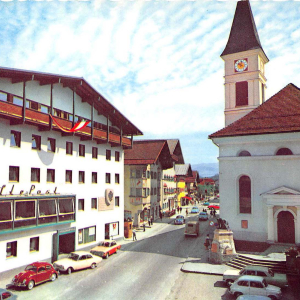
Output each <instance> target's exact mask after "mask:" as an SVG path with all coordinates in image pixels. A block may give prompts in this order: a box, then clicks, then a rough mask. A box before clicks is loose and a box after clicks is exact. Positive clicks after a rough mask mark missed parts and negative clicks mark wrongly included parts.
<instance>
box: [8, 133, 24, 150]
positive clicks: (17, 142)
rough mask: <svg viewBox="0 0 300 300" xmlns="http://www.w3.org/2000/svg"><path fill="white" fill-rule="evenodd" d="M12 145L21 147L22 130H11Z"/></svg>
mask: <svg viewBox="0 0 300 300" xmlns="http://www.w3.org/2000/svg"><path fill="white" fill-rule="evenodd" d="M10 146H11V147H16V148H20V147H21V132H19V131H15V130H12V131H11V132H10Z"/></svg>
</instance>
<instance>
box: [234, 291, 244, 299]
mask: <svg viewBox="0 0 300 300" xmlns="http://www.w3.org/2000/svg"><path fill="white" fill-rule="evenodd" d="M241 295H243V293H240V292H236V293H234V296H235V298H237V297H238V296H241Z"/></svg>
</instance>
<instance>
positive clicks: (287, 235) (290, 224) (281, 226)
mask: <svg viewBox="0 0 300 300" xmlns="http://www.w3.org/2000/svg"><path fill="white" fill-rule="evenodd" d="M277 232H278V242H279V243H287V244H294V243H295V222H294V216H293V215H292V213H290V212H289V211H281V212H280V213H279V214H278V217H277Z"/></svg>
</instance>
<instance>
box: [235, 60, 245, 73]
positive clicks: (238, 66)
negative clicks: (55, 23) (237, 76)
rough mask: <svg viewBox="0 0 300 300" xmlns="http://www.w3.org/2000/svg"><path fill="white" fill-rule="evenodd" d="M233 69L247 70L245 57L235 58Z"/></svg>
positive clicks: (238, 70)
mask: <svg viewBox="0 0 300 300" xmlns="http://www.w3.org/2000/svg"><path fill="white" fill-rule="evenodd" d="M234 69H235V71H236V72H243V71H247V70H248V60H247V58H244V59H238V60H235V61H234Z"/></svg>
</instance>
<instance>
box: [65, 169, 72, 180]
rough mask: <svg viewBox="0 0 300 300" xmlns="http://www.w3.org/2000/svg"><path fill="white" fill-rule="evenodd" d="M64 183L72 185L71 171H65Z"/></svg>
mask: <svg viewBox="0 0 300 300" xmlns="http://www.w3.org/2000/svg"><path fill="white" fill-rule="evenodd" d="M66 183H72V171H71V170H66Z"/></svg>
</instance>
